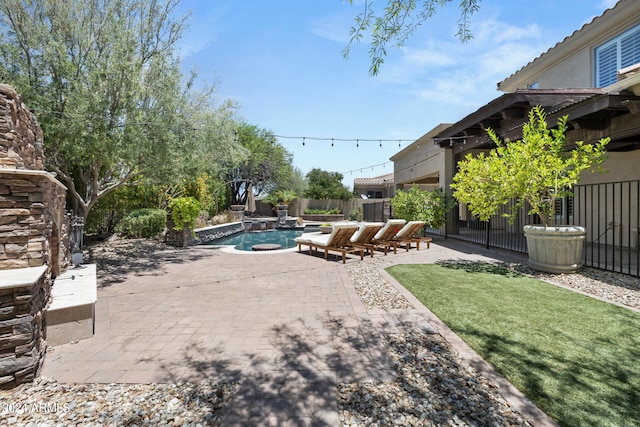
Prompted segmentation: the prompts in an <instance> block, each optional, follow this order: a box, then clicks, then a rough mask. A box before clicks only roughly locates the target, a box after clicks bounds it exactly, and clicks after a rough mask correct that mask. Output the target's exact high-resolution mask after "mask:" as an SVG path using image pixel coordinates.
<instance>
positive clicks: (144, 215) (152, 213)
mask: <svg viewBox="0 0 640 427" xmlns="http://www.w3.org/2000/svg"><path fill="white" fill-rule="evenodd" d="M166 223H167V213H166V212H165V211H164V210H162V209H150V208H147V209H138V210H135V211H133V212H130V213H128V214H127V215H125V216H124V218H122V219H121V220H120V222H118V224H117V225H116V228H115V231H116V232H117V233H119V234H120V235H121V236H122V237H124V238H127V239H135V238H140V237H153V236H156V235H158V234H160V233H162V232H163V231H164V227H165V226H166Z"/></svg>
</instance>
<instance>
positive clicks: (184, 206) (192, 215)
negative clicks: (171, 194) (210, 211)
mask: <svg viewBox="0 0 640 427" xmlns="http://www.w3.org/2000/svg"><path fill="white" fill-rule="evenodd" d="M169 209H170V211H171V219H172V220H173V223H174V224H175V226H174V229H176V230H182V229H183V228H184V226H185V224H188V225H189V228H190V229H193V227H194V225H195V222H196V218H198V215H200V202H198V201H197V200H196V199H194V198H193V197H178V198H175V199H171V201H170V202H169Z"/></svg>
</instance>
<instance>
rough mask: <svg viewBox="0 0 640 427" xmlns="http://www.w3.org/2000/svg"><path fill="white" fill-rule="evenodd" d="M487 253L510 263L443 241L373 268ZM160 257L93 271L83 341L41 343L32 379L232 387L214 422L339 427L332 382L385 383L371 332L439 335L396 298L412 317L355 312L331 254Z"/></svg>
mask: <svg viewBox="0 0 640 427" xmlns="http://www.w3.org/2000/svg"><path fill="white" fill-rule="evenodd" d="M376 256H379V257H383V256H384V255H383V254H382V253H379V254H376ZM487 257H489V258H500V259H503V260H507V259H510V260H514V259H516V260H520V261H521V260H522V258H521V257H519V256H518V255H512V254H507V253H506V252H499V251H486V250H483V249H482V248H479V247H477V246H472V245H469V244H465V243H462V242H454V241H436V242H434V244H432V245H431V249H421V250H420V251H416V250H415V249H413V250H411V251H409V252H405V251H398V254H396V255H394V254H389V255H387V256H386V257H385V260H387V261H389V262H392V263H433V262H436V261H439V260H460V259H465V260H486V259H487ZM166 261H167V260H163V262H158V260H155V261H154V260H153V259H146V258H140V259H137V260H134V261H132V265H131V266H130V267H129V268H127V267H125V268H124V271H122V272H121V275H120V276H119V277H118V278H116V279H110V280H104V279H101V278H100V272H99V271H98V285H99V290H98V301H97V304H96V330H95V336H94V337H93V338H90V339H87V340H82V341H80V342H77V343H73V344H65V345H60V346H56V347H50V349H49V353H48V355H47V358H46V361H45V364H44V367H43V371H42V375H44V376H47V377H52V378H55V379H56V380H58V381H60V382H87V383H94V382H97V383H111V382H125V383H151V382H180V381H182V382H184V381H193V382H199V381H202V380H204V379H212V380H214V381H216V382H231V381H234V382H240V384H241V386H240V390H239V392H238V395H237V396H236V397H235V398H234V399H233V402H232V404H231V407H230V409H229V411H228V412H227V414H226V416H225V420H224V422H223V425H248V424H246V423H247V422H249V421H248V420H251V419H258V418H259V419H263V420H265V419H270V420H272V421H274V422H276V423H278V420H280V421H282V420H288V419H306V420H307V421H310V420H312V421H313V423H314V424H317V425H339V424H340V422H339V418H338V411H337V402H336V388H335V385H336V383H338V382H352V381H392V380H393V379H394V378H395V373H394V371H393V368H392V364H391V362H390V360H389V359H388V357H387V355H386V352H385V349H384V347H383V345H382V343H381V340H380V339H379V333H380V332H381V331H389V332H396V331H407V332H408V331H416V330H422V331H425V332H430V333H432V332H439V333H443V332H446V331H444V330H445V329H446V328H445V327H444V325H442V324H441V323H440V322H439V321H437V319H434V318H433V317H432V315H430V312H429V311H428V310H427V309H426V308H424V307H423V306H422V305H421V304H419V303H418V302H417V300H415V299H413V298H411V295H409V294H408V293H407V296H408V298H409V300H410V302H411V303H412V304H413V305H414V307H415V308H414V309H410V310H392V311H385V310H367V309H365V307H364V306H363V305H362V303H361V301H360V299H359V297H358V295H357V294H356V291H355V289H354V287H353V286H352V284H351V281H350V279H349V277H348V275H347V273H346V270H345V266H344V265H343V264H342V262H341V261H336V259H335V258H334V259H333V261H332V260H330V261H325V260H324V259H323V258H322V257H319V256H310V255H309V254H308V253H306V252H303V253H302V254H300V253H297V251H288V252H278V253H260V254H256V253H247V254H233V253H226V252H223V251H221V250H217V249H209V248H198V247H196V248H188V249H177V250H176V251H175V252H172V253H171V256H170V262H166ZM357 262H360V260H359V257H348V259H347V265H348V264H349V263H357ZM387 277H388V276H387ZM388 280H389V281H391V282H393V279H391V278H390V277H388ZM394 285H395V286H397V287H399V285H398V284H397V283H394ZM401 291H403V292H405V293H406V291H404V289H401ZM443 335H444V336H445V337H447V334H446V333H443ZM450 338H451V337H450ZM448 339H449V338H448ZM452 340H453V341H455V337H453V338H452Z"/></svg>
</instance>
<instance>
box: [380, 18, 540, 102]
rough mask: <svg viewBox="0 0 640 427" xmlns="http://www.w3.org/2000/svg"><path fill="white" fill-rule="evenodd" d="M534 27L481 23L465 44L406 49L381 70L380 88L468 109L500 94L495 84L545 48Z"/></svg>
mask: <svg viewBox="0 0 640 427" xmlns="http://www.w3.org/2000/svg"><path fill="white" fill-rule="evenodd" d="M541 33H542V32H541V30H540V28H539V27H538V26H537V25H529V26H526V27H516V26H513V25H510V24H508V23H504V22H500V21H497V20H485V21H483V22H481V23H480V24H479V26H478V28H477V29H476V30H474V38H473V39H472V40H470V41H469V42H467V43H461V42H459V41H457V40H455V39H452V40H446V41H442V40H439V41H435V40H433V39H432V40H430V41H428V42H427V43H425V45H424V46H422V47H418V48H415V47H404V48H402V49H401V51H400V57H399V58H394V59H392V60H390V61H389V63H388V65H387V63H385V65H384V66H383V67H382V69H381V72H380V75H379V76H378V77H379V78H380V81H381V83H382V84H390V85H400V87H401V88H402V90H404V91H406V92H408V93H412V94H414V95H416V96H418V97H420V98H422V99H423V100H425V101H427V102H437V103H443V104H446V105H448V106H451V107H454V108H456V109H457V110H459V111H461V110H464V111H472V110H473V109H474V108H478V107H479V106H480V105H483V104H484V103H486V102H488V101H490V100H491V99H493V98H495V97H498V96H500V94H501V93H500V92H497V91H496V85H497V83H498V82H499V81H502V80H503V79H505V78H506V77H508V76H509V75H511V74H512V73H514V72H515V71H517V70H518V69H520V68H521V67H523V66H524V65H526V64H527V63H528V62H530V61H531V60H533V59H534V58H536V57H537V56H539V55H540V54H541V53H542V52H544V51H545V50H546V49H547V48H548V46H547V45H548V43H549V42H548V40H543V39H544V37H542V34H541Z"/></svg>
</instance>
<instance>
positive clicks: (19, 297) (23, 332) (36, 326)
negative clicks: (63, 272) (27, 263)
mask: <svg viewBox="0 0 640 427" xmlns="http://www.w3.org/2000/svg"><path fill="white" fill-rule="evenodd" d="M42 271H43V272H44V273H45V274H42V275H40V276H39V278H37V279H36V281H35V282H34V283H32V284H29V285H24V286H19V287H12V288H0V337H1V338H0V388H4V389H6V388H12V387H15V386H16V385H19V384H22V383H24V382H29V381H33V379H34V378H35V377H36V376H37V375H38V373H39V371H40V368H41V367H42V363H43V362H44V356H45V351H46V341H45V337H44V332H43V331H45V330H46V325H45V324H44V322H45V321H44V315H43V308H44V307H45V306H46V303H47V301H48V300H49V298H50V292H51V286H48V283H49V282H50V277H49V276H48V274H46V270H44V269H43V270H42Z"/></svg>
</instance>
